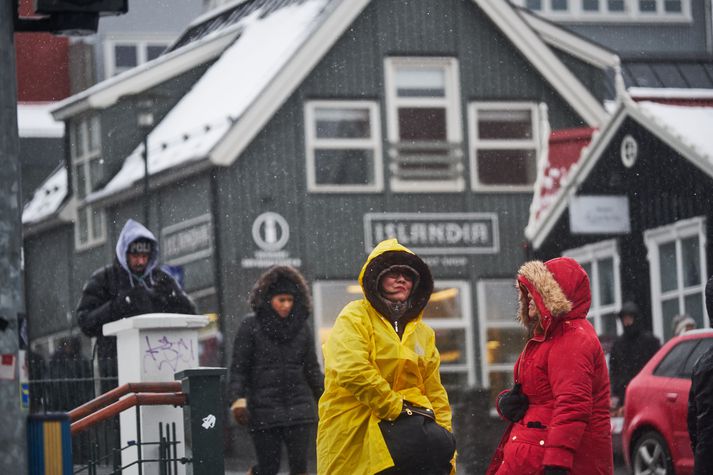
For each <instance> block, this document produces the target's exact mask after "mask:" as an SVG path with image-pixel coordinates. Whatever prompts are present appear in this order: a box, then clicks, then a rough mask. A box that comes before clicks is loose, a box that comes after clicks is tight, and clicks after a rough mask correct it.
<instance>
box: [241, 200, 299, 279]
mask: <svg viewBox="0 0 713 475" xmlns="http://www.w3.org/2000/svg"><path fill="white" fill-rule="evenodd" d="M252 237H253V241H254V242H255V245H256V246H257V247H258V248H260V249H259V250H255V252H254V255H253V257H249V258H243V259H242V260H241V261H240V264H241V265H242V267H244V268H246V269H250V268H260V269H261V268H267V267H271V266H276V265H289V266H293V267H300V266H301V265H302V260H301V259H299V258H293V257H290V255H289V253H288V252H287V251H285V250H284V247H285V246H286V245H287V243H288V242H289V240H290V226H289V224H287V220H286V219H285V218H284V217H282V215H280V214H278V213H274V212H272V211H268V212H266V213H262V214H261V215H259V216H258V217H257V218H255V221H253V226H252Z"/></svg>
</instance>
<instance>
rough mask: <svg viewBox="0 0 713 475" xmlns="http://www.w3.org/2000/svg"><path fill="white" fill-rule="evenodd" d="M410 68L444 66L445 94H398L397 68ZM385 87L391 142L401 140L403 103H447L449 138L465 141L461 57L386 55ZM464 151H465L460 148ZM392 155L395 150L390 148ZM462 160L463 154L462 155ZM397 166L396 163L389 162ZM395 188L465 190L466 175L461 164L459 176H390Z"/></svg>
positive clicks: (423, 190) (416, 190)
mask: <svg viewBox="0 0 713 475" xmlns="http://www.w3.org/2000/svg"><path fill="white" fill-rule="evenodd" d="M401 67H407V68H419V67H422V68H434V67H438V68H443V71H444V76H445V94H444V97H398V95H397V91H396V71H397V70H398V69H399V68H401ZM384 88H385V98H386V124H387V138H388V140H389V144H395V143H398V142H399V141H400V137H399V124H398V109H399V108H400V107H443V108H445V110H446V140H447V141H448V142H449V143H462V142H463V130H462V129H463V127H462V117H461V106H460V73H459V68H458V60H457V59H456V58H451V57H412V56H409V57H390V58H385V59H384ZM460 153H461V155H462V152H460ZM389 156H390V158H392V159H393V158H394V154H393V153H392V152H391V151H390V152H389ZM461 160H462V156H461ZM389 165H390V168H391V169H393V165H395V164H391V163H390V164H389ZM389 184H390V186H391V190H392V191H394V192H403V193H431V192H450V193H458V192H462V191H464V190H465V179H464V177H463V170H462V164H461V176H460V177H458V178H457V179H455V180H440V181H430V180H429V181H417V180H399V179H398V178H395V177H393V176H392V177H391V178H390V179H389Z"/></svg>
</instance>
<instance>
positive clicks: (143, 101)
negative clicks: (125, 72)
mask: <svg viewBox="0 0 713 475" xmlns="http://www.w3.org/2000/svg"><path fill="white" fill-rule="evenodd" d="M153 106H154V101H153V99H152V98H148V97H142V98H140V99H139V100H138V101H136V110H137V112H136V123H137V125H138V126H139V129H140V130H141V131H142V132H143V134H144V140H143V145H144V150H143V158H144V223H143V224H144V226H148V225H149V207H150V203H149V132H151V129H152V128H153V125H154V114H153Z"/></svg>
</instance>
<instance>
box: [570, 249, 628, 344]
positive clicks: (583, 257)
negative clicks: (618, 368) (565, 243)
mask: <svg viewBox="0 0 713 475" xmlns="http://www.w3.org/2000/svg"><path fill="white" fill-rule="evenodd" d="M562 255H563V256H569V257H571V258H573V259H575V260H576V261H577V262H579V263H580V264H589V265H590V266H591V269H592V270H591V273H592V275H590V276H589V282H590V287H591V290H592V305H591V307H590V308H589V314H588V315H587V318H591V319H593V320H594V330H596V332H597V334H598V335H602V334H603V333H604V324H603V323H602V317H603V316H604V315H607V314H618V313H619V310H621V300H622V298H621V271H620V267H621V258H620V257H619V249H618V246H617V242H616V240H615V239H608V240H605V241H599V242H596V243H593V244H587V245H585V246H582V247H578V248H575V249H568V250H566V251H564V252H562ZM604 259H612V264H613V267H614V269H613V270H614V283H613V285H614V302H613V303H612V304H609V305H605V306H602V305H601V304H600V300H601V297H600V293H601V289H600V287H599V261H602V260H604ZM616 328H617V330H616V331H617V334H620V333H621V331H622V328H621V322H620V321H619V319H617V320H616Z"/></svg>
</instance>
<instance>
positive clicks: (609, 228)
mask: <svg viewBox="0 0 713 475" xmlns="http://www.w3.org/2000/svg"><path fill="white" fill-rule="evenodd" d="M569 230H570V232H571V233H572V234H628V233H629V232H631V223H630V220H629V199H628V198H627V197H626V196H575V197H574V198H572V200H571V201H570V203H569Z"/></svg>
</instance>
